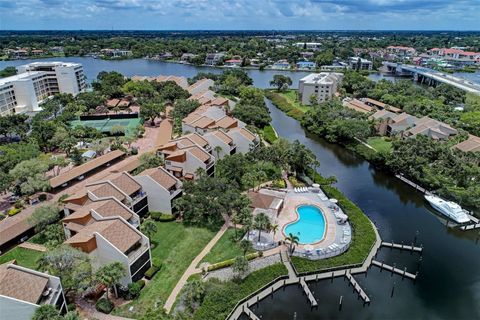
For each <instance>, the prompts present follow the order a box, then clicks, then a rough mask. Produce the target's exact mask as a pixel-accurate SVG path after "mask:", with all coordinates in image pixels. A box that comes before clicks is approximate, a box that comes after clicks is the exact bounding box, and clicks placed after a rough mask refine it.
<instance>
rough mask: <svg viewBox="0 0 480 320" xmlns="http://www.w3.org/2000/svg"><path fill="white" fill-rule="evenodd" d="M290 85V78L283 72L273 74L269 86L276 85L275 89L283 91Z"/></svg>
mask: <svg viewBox="0 0 480 320" xmlns="http://www.w3.org/2000/svg"><path fill="white" fill-rule="evenodd" d="M291 85H292V79H291V78H290V77H288V76H284V75H283V74H276V75H274V76H273V80H271V81H270V86H272V87H277V91H278V92H280V91H283V90H286V89H288V87H289V86H291Z"/></svg>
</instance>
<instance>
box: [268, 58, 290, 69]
mask: <svg viewBox="0 0 480 320" xmlns="http://www.w3.org/2000/svg"><path fill="white" fill-rule="evenodd" d="M272 69H279V70H288V69H290V63H289V62H288V61H287V60H278V61H277V62H275V63H274V64H273V65H272Z"/></svg>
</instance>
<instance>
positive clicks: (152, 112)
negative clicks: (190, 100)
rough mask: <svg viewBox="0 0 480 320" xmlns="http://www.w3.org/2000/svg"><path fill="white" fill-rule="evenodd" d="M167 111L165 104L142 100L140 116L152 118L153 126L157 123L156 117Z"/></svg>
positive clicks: (147, 118)
mask: <svg viewBox="0 0 480 320" xmlns="http://www.w3.org/2000/svg"><path fill="white" fill-rule="evenodd" d="M164 111H165V106H164V105H163V104H162V103H160V102H154V101H142V102H141V103H140V116H142V117H143V118H144V119H145V120H150V123H151V125H152V126H154V125H155V119H156V118H158V117H160V114H161V113H162V112H164Z"/></svg>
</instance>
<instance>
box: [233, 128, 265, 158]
mask: <svg viewBox="0 0 480 320" xmlns="http://www.w3.org/2000/svg"><path fill="white" fill-rule="evenodd" d="M226 134H227V135H228V136H229V137H230V138H231V139H232V140H233V144H234V145H235V152H238V153H247V152H250V150H252V149H254V148H256V147H258V145H259V144H260V138H258V137H257V136H256V135H255V134H253V133H252V132H251V131H249V130H248V129H245V128H233V129H230V130H228V131H227V132H226Z"/></svg>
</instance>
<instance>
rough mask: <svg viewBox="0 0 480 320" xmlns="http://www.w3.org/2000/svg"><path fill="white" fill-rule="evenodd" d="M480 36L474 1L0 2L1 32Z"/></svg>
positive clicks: (479, 4) (479, 0)
mask: <svg viewBox="0 0 480 320" xmlns="http://www.w3.org/2000/svg"><path fill="white" fill-rule="evenodd" d="M8 29H10V30H11V29H15V30H35V29H73V30H78V29H84V30H88V29H107V30H110V29H114V30H124V29H129V30H172V29H174V30H198V29H203V30H205V29H208V30H228V29H230V30H231V29H242V30H243V29H246V30H252V29H255V30H259V29H266V30H272V29H277V30H279V29H289V30H480V0H0V30H8Z"/></svg>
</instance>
